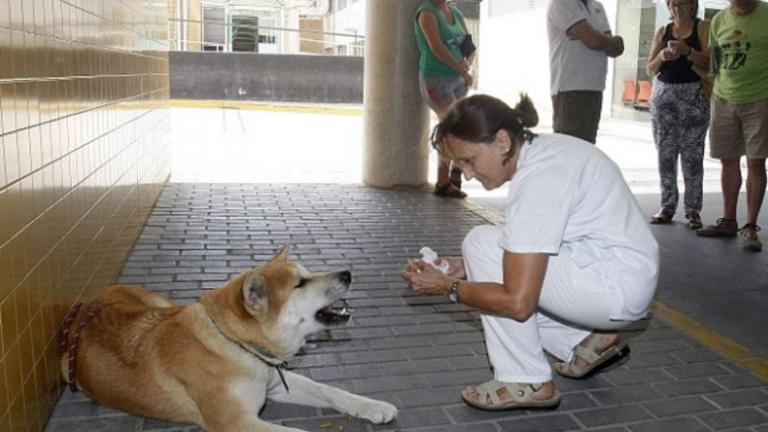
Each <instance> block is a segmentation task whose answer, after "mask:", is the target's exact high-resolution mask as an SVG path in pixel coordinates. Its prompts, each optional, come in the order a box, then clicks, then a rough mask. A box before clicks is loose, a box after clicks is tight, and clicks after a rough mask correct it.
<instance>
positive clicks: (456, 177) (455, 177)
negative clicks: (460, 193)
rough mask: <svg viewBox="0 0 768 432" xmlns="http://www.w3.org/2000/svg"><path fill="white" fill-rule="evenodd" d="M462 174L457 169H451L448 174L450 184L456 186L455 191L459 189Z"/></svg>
mask: <svg viewBox="0 0 768 432" xmlns="http://www.w3.org/2000/svg"><path fill="white" fill-rule="evenodd" d="M462 174H463V173H462V172H461V170H460V169H459V168H456V167H455V166H454V167H451V174H450V176H449V177H450V182H451V183H453V185H454V186H456V189H461V177H462Z"/></svg>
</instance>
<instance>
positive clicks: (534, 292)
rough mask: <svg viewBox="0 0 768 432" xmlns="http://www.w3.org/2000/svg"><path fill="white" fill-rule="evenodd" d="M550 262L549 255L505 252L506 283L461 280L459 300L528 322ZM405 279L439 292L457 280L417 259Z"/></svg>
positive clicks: (419, 287)
mask: <svg viewBox="0 0 768 432" xmlns="http://www.w3.org/2000/svg"><path fill="white" fill-rule="evenodd" d="M548 262H549V255H547V254H518V253H512V252H504V258H503V267H504V283H503V284H500V283H494V282H468V281H461V282H460V284H459V299H460V301H461V303H463V304H466V305H467V306H471V307H473V308H475V309H478V310H480V311H482V312H486V313H490V314H494V315H501V316H506V317H510V318H513V319H516V320H518V321H525V320H527V319H528V318H529V317H530V316H531V315H533V313H534V312H535V311H536V308H537V307H538V304H539V294H540V293H541V287H542V284H543V283H544V275H545V274H546V271H547V263H548ZM403 278H404V279H405V280H406V281H407V282H408V284H409V285H410V286H411V288H413V290H414V291H416V292H420V293H424V294H435V295H447V294H448V292H450V290H451V285H452V284H453V283H454V282H455V281H456V279H455V278H452V277H449V276H445V275H443V274H442V273H440V272H439V271H437V270H435V269H434V268H432V267H431V266H429V265H427V264H424V263H423V262H419V261H416V260H412V261H410V262H409V263H408V265H407V266H406V268H405V270H404V271H403Z"/></svg>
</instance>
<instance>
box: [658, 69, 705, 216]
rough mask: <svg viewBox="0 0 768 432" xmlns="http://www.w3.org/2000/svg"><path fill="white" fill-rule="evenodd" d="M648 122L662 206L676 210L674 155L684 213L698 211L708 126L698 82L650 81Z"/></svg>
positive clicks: (673, 212) (703, 99) (702, 95)
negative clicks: (656, 155) (679, 172)
mask: <svg viewBox="0 0 768 432" xmlns="http://www.w3.org/2000/svg"><path fill="white" fill-rule="evenodd" d="M651 125H652V127H653V138H654V141H655V142H656V149H657V150H658V152H659V177H660V180H661V208H662V209H663V210H664V211H666V212H667V213H669V214H675V212H676V210H677V201H678V192H677V159H678V155H679V156H680V163H681V165H682V168H683V182H684V184H685V198H684V204H685V213H686V214H688V213H690V212H696V213H698V212H700V211H701V206H702V184H703V181H704V137H705V136H706V135H707V127H708V126H709V100H708V99H707V97H706V96H704V94H703V93H702V91H701V86H700V85H699V83H698V82H694V83H685V84H667V83H664V82H661V81H659V80H658V79H657V80H654V81H653V93H652V95H651Z"/></svg>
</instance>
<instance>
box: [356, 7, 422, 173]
mask: <svg viewBox="0 0 768 432" xmlns="http://www.w3.org/2000/svg"><path fill="white" fill-rule="evenodd" d="M421 1H422V0H397V1H389V0H388V1H369V2H368V3H367V4H366V35H365V82H364V96H363V104H364V121H363V122H364V130H365V144H364V148H363V182H364V183H365V184H366V185H368V186H373V187H379V188H391V187H395V186H422V185H424V184H425V183H426V182H427V169H428V164H429V152H430V147H429V145H428V144H427V135H428V128H429V110H428V108H427V106H426V105H425V104H424V103H423V102H422V101H421V97H420V96H419V78H418V73H419V50H418V48H417V47H416V38H415V36H414V34H413V13H414V11H415V10H416V6H418V5H419V4H420V3H421Z"/></svg>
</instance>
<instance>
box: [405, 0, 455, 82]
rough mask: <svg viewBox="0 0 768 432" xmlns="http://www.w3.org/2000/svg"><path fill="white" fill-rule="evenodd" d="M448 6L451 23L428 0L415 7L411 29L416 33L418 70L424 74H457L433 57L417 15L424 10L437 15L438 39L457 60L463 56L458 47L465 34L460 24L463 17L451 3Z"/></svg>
mask: <svg viewBox="0 0 768 432" xmlns="http://www.w3.org/2000/svg"><path fill="white" fill-rule="evenodd" d="M449 8H450V9H451V12H452V13H453V24H451V23H449V22H448V20H446V19H445V15H443V13H442V12H440V10H439V9H438V8H437V6H435V4H434V3H432V2H431V1H430V0H426V1H425V2H423V3H422V4H421V5H420V6H419V7H418V8H417V9H416V15H415V17H414V20H413V30H414V33H416V44H417V45H418V47H419V53H420V58H419V70H420V71H421V73H422V74H424V75H426V76H456V75H458V72H456V70H455V69H454V68H452V67H450V66H448V65H447V64H445V63H443V62H442V61H440V59H438V58H437V57H435V55H434V54H433V53H432V50H431V49H430V48H429V44H428V43H427V38H426V37H425V36H424V32H422V31H421V27H420V26H419V15H420V14H421V13H422V12H424V11H428V12H432V14H433V15H434V16H435V17H437V27H438V30H439V31H440V40H442V41H443V43H444V44H445V46H446V47H447V48H448V51H449V52H450V53H451V54H453V56H454V57H455V58H456V59H457V60H461V59H463V58H464V56H463V55H462V54H461V50H460V49H459V46H460V45H461V41H462V40H464V35H465V34H466V32H465V31H464V26H463V25H462V22H463V20H464V17H463V16H462V15H461V12H459V10H458V9H457V8H456V7H454V6H453V5H449Z"/></svg>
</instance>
